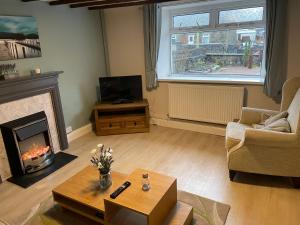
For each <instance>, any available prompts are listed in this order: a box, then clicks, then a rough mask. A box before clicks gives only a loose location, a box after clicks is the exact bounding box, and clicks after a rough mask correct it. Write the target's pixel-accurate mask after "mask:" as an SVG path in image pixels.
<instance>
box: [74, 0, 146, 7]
mask: <svg viewBox="0 0 300 225" xmlns="http://www.w3.org/2000/svg"><path fill="white" fill-rule="evenodd" d="M134 1H135V2H140V1H145V0H134ZM129 2H133V0H132V1H130V0H114V1H113V3H112V1H111V0H97V1H93V2H91V1H90V2H81V3H75V4H71V5H70V7H71V8H79V7H88V6H101V5H113V4H121V3H129Z"/></svg>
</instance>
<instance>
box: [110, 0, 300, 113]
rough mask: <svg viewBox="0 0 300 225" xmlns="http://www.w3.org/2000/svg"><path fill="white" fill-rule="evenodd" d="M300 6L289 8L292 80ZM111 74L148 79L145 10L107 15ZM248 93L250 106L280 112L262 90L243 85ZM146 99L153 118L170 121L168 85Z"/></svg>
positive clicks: (293, 4)
mask: <svg viewBox="0 0 300 225" xmlns="http://www.w3.org/2000/svg"><path fill="white" fill-rule="evenodd" d="M299 10H300V2H298V1H297V0H291V3H290V5H289V21H290V22H289V63H288V73H289V77H292V76H297V75H298V76H300V73H299V72H298V71H299V69H300V67H299V63H297V60H298V59H297V58H298V54H299V52H300V44H299V42H298V37H299V33H300V27H299V26H298V24H297V23H298V22H297V21H300V18H299V16H300V15H299V13H298V11H299ZM105 20H106V29H107V39H108V52H109V60H110V70H111V74H112V75H113V76H116V75H129V74H137V73H139V74H142V75H143V76H144V74H145V69H144V64H145V62H144V39H143V11H142V9H141V7H135V6H134V7H126V8H118V9H108V10H106V11H105ZM242 86H244V87H245V88H246V89H247V95H248V96H247V100H246V102H247V106H250V107H258V108H269V109H279V105H278V104H275V103H274V102H273V101H272V100H271V99H270V98H268V97H267V96H265V95H264V94H263V91H262V88H263V87H262V86H259V85H242ZM144 96H145V97H146V98H148V100H149V102H150V112H151V115H152V116H153V117H156V118H167V113H168V83H167V82H160V86H159V88H158V89H157V90H155V91H151V92H147V91H145V88H144Z"/></svg>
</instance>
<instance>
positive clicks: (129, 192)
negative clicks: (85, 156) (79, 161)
mask: <svg viewBox="0 0 300 225" xmlns="http://www.w3.org/2000/svg"><path fill="white" fill-rule="evenodd" d="M144 173H148V174H149V180H150V186H151V188H150V190H149V191H143V190H142V175H143V174H144ZM125 181H130V182H131V185H130V186H129V187H128V188H127V189H126V190H125V191H124V192H123V193H122V194H120V195H119V196H118V197H117V198H116V199H111V198H110V194H111V193H112V192H114V191H115V190H116V189H117V188H118V187H119V186H121V185H122V184H123V183H124V182H125ZM174 182H176V178H173V177H169V176H165V175H162V174H159V173H156V172H152V171H148V170H144V169H136V170H135V171H134V172H133V173H131V174H130V175H129V176H128V175H125V174H122V173H119V172H115V171H112V185H111V186H110V187H109V188H108V189H106V190H104V191H101V190H100V189H99V172H98V170H97V168H95V167H93V166H88V167H86V168H84V169H83V170H81V171H80V172H79V173H77V174H75V175H74V176H73V177H71V178H69V179H68V180H66V181H65V182H64V183H62V184H61V185H59V186H58V187H56V188H55V189H54V190H53V193H55V194H59V195H62V196H64V197H66V198H69V199H72V200H75V201H77V202H79V203H81V204H84V205H87V206H89V207H92V208H95V209H97V210H99V211H102V212H104V211H105V208H104V199H105V200H109V201H110V202H112V203H115V204H117V205H121V206H124V207H126V208H128V209H132V210H134V211H137V212H140V213H142V214H145V215H149V214H150V213H151V212H152V210H153V209H154V208H155V207H156V205H157V204H158V203H159V201H160V200H161V199H162V197H163V196H164V195H165V193H166V192H167V191H168V190H169V188H170V187H171V185H172V184H174Z"/></svg>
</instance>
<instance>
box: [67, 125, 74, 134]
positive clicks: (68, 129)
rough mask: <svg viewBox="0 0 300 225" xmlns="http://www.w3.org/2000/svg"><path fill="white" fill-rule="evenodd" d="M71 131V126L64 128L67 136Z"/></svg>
mask: <svg viewBox="0 0 300 225" xmlns="http://www.w3.org/2000/svg"><path fill="white" fill-rule="evenodd" d="M72 131H73V129H72V127H71V126H69V127H67V128H66V132H67V134H69V133H71V132H72Z"/></svg>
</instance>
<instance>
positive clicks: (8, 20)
mask: <svg viewBox="0 0 300 225" xmlns="http://www.w3.org/2000/svg"><path fill="white" fill-rule="evenodd" d="M41 56H42V52H41V46H40V39H39V34H38V28H37V22H36V19H35V18H34V17H20V16H0V61H6V60H14V59H25V58H35V57H41Z"/></svg>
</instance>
